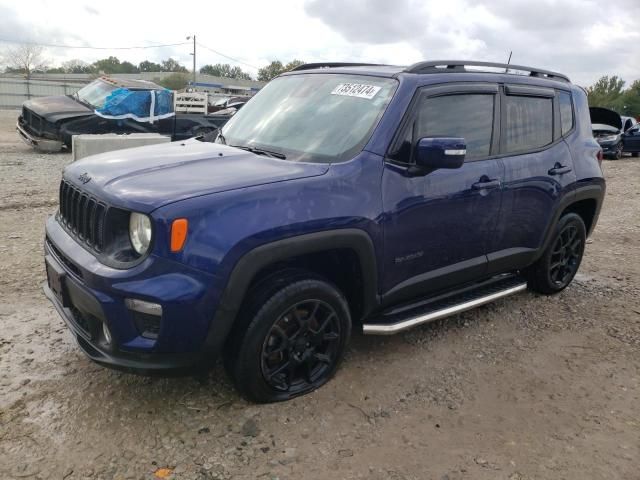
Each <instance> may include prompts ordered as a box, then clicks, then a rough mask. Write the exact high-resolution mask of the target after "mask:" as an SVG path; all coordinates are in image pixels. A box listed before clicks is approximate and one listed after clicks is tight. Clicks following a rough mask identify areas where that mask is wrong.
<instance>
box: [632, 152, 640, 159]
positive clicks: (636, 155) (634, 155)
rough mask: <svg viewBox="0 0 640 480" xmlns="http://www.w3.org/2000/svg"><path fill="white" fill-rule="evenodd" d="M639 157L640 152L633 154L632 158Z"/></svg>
mask: <svg viewBox="0 0 640 480" xmlns="http://www.w3.org/2000/svg"><path fill="white" fill-rule="evenodd" d="M638 155H640V152H633V153H632V154H631V156H632V157H634V158H637V157H638Z"/></svg>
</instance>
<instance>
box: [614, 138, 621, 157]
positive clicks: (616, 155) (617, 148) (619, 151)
mask: <svg viewBox="0 0 640 480" xmlns="http://www.w3.org/2000/svg"><path fill="white" fill-rule="evenodd" d="M613 158H614V160H620V159H621V158H622V142H620V143H618V145H616V152H615V153H614V154H613Z"/></svg>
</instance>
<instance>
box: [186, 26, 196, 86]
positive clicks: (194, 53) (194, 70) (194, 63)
mask: <svg viewBox="0 0 640 480" xmlns="http://www.w3.org/2000/svg"><path fill="white" fill-rule="evenodd" d="M187 40H191V35H189V36H188V37H187ZM189 55H193V85H192V87H193V88H195V83H196V36H195V35H194V36H193V52H192V53H190V54H189Z"/></svg>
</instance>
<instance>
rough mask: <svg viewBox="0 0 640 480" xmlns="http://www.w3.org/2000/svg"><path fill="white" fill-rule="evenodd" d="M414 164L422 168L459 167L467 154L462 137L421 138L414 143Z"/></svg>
mask: <svg viewBox="0 0 640 480" xmlns="http://www.w3.org/2000/svg"><path fill="white" fill-rule="evenodd" d="M415 153H416V155H415V159H416V166H417V167H418V168H420V169H422V170H437V169H440V168H460V167H461V166H462V164H463V163H464V157H465V155H466V154H467V144H466V142H465V141H464V138H459V137H436V138H428V137H425V138H421V139H420V140H418V144H417V145H416V152H415Z"/></svg>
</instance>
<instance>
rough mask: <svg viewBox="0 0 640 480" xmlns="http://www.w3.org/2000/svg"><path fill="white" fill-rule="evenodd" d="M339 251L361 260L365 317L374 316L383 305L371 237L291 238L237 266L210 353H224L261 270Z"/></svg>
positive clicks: (342, 232)
mask: <svg viewBox="0 0 640 480" xmlns="http://www.w3.org/2000/svg"><path fill="white" fill-rule="evenodd" d="M335 249H350V250H353V251H354V252H355V253H356V255H357V256H358V259H359V261H360V268H361V270H362V272H361V273H362V281H363V290H364V291H363V306H364V313H365V314H366V313H369V312H371V311H372V310H373V309H374V308H375V307H376V306H377V305H378V304H379V297H378V273H377V262H376V254H375V249H374V246H373V241H372V240H371V237H370V236H369V234H367V233H366V232H365V231H364V230H360V229H356V228H344V229H338V230H327V231H322V232H314V233H308V234H303V235H298V236H294V237H288V238H285V239H282V240H277V241H274V242H270V243H266V244H263V245H260V246H258V247H256V248H254V249H253V250H250V251H249V252H247V253H245V254H244V255H243V256H242V257H241V258H240V259H239V260H238V261H237V262H236V264H235V266H234V268H233V270H232V272H231V274H230V275H229V277H228V281H227V284H226V286H225V288H224V291H223V293H222V296H221V297H220V302H219V304H218V308H217V310H216V313H215V315H214V318H213V321H212V323H211V325H210V327H209V333H208V335H207V339H206V346H207V349H210V350H211V351H213V352H219V351H220V349H221V348H222V346H223V345H224V342H225V340H226V339H227V336H228V335H229V332H230V331H231V328H232V327H233V323H234V321H235V319H236V316H237V314H238V311H239V310H240V306H241V304H242V301H243V299H244V297H245V295H246V293H247V290H248V289H249V286H250V284H251V281H252V280H253V279H254V278H255V275H256V274H257V273H258V272H259V271H260V270H262V269H263V268H265V267H267V266H268V265H271V264H273V263H275V262H278V261H282V260H286V259H288V258H293V257H297V256H300V255H304V254H309V253H318V252H322V251H326V250H335Z"/></svg>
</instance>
